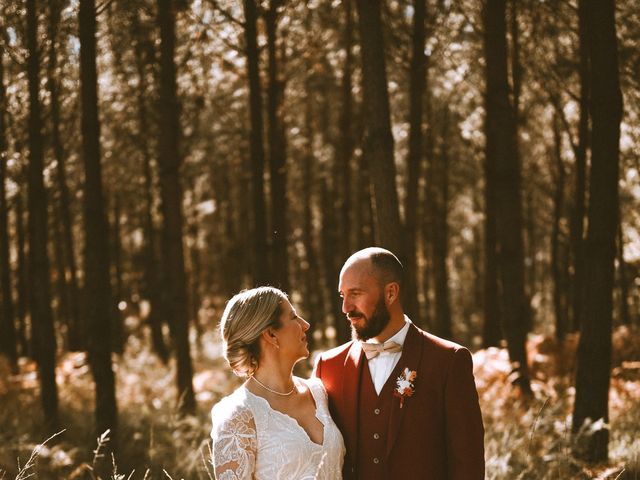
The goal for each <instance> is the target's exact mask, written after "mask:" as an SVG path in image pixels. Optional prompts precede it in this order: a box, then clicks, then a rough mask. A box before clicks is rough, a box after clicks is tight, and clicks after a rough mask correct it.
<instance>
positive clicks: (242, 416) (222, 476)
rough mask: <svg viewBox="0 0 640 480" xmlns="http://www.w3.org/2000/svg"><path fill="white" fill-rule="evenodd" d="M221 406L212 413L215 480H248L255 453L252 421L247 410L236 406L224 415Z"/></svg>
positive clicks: (254, 426)
mask: <svg viewBox="0 0 640 480" xmlns="http://www.w3.org/2000/svg"><path fill="white" fill-rule="evenodd" d="M223 403H224V402H222V403H221V404H219V405H216V407H215V408H214V409H213V411H212V412H211V415H212V419H213V429H212V431H211V437H212V439H213V468H214V472H215V476H216V478H217V479H218V480H251V479H252V478H253V473H254V470H255V463H256V451H257V438H256V423H255V420H254V418H253V415H252V414H251V411H250V410H249V409H248V408H247V407H244V406H235V408H232V411H226V412H225V411H224V410H228V409H227V408H225V406H226V405H224V404H223Z"/></svg>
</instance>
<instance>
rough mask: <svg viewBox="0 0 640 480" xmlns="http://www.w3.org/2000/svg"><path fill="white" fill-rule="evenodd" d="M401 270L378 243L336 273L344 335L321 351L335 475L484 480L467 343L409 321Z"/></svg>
mask: <svg viewBox="0 0 640 480" xmlns="http://www.w3.org/2000/svg"><path fill="white" fill-rule="evenodd" d="M402 276H403V268H402V264H401V263H400V261H399V260H398V259H397V258H396V256H395V255H394V254H393V253H391V252H389V251H388V250H384V249H382V248H366V249H364V250H360V251H359V252H356V253H354V254H353V255H352V256H351V257H349V259H348V260H347V261H346V263H345V264H344V266H343V267H342V271H341V272H340V284H339V291H340V296H341V297H342V311H343V312H344V313H345V314H346V315H347V318H348V320H349V321H350V323H351V329H352V334H353V338H354V339H353V341H351V342H348V343H346V344H344V345H342V346H340V347H337V348H334V349H332V350H329V351H328V352H325V353H324V354H322V355H321V357H320V359H319V360H318V363H317V364H316V369H315V374H316V376H317V377H319V378H320V379H321V380H322V382H323V384H324V386H325V388H326V390H327V393H328V395H329V406H330V409H331V414H332V416H333V419H334V420H335V422H336V424H337V425H338V427H339V428H340V430H341V432H342V434H343V436H344V440H345V444H346V447H347V455H346V457H345V462H344V478H345V479H348V480H352V479H353V480H355V479H362V480H365V479H366V480H375V479H391V478H402V479H427V478H428V479H434V480H453V479H455V480H475V479H483V478H484V446H483V436H484V429H483V426H482V416H481V414H480V407H479V404H478V394H477V392H476V388H475V383H474V380H473V372H472V360H471V355H470V354H469V351H468V350H467V349H465V348H464V347H461V346H460V345H457V344H455V343H452V342H449V341H446V340H443V339H441V338H438V337H435V336H433V335H431V334H429V333H427V332H425V331H423V330H420V329H419V328H417V327H416V326H415V325H414V324H413V323H412V322H411V321H410V320H409V318H408V317H407V316H406V315H405V314H404V311H403V309H402V302H401V293H402Z"/></svg>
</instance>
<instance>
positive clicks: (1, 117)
mask: <svg viewBox="0 0 640 480" xmlns="http://www.w3.org/2000/svg"><path fill="white" fill-rule="evenodd" d="M0 35H2V37H3V38H4V37H5V32H4V26H2V30H0ZM3 62H4V42H0V283H2V289H1V291H0V295H1V299H2V319H1V320H0V332H2V335H0V352H2V353H4V354H6V355H7V357H8V359H9V362H10V363H11V365H12V366H13V367H14V368H15V367H17V362H18V350H17V348H16V347H17V345H16V323H15V315H14V309H13V294H12V287H11V277H12V275H11V263H10V252H9V250H10V248H9V247H10V246H9V218H8V217H9V215H8V214H9V206H8V202H7V189H6V181H7V159H8V155H7V124H6V121H5V118H6V117H5V113H6V111H7V96H6V89H5V86H4V63H3Z"/></svg>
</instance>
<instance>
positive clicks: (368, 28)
mask: <svg viewBox="0 0 640 480" xmlns="http://www.w3.org/2000/svg"><path fill="white" fill-rule="evenodd" d="M357 6H358V17H359V22H358V25H359V31H360V42H361V51H362V90H363V98H364V104H365V138H364V146H363V152H364V155H365V156H366V158H367V162H368V164H369V166H370V173H371V185H372V187H373V197H372V204H373V206H374V207H373V208H374V212H375V222H374V224H375V231H376V237H375V238H376V241H377V242H376V243H377V244H378V245H380V246H381V247H384V248H387V249H389V250H391V251H392V252H393V253H395V254H396V255H397V256H398V258H399V259H400V261H401V262H403V264H404V263H406V262H407V256H406V255H405V247H404V241H403V238H402V236H403V232H404V229H403V228H402V225H401V223H400V212H399V204H398V192H397V190H396V183H395V182H396V168H395V163H394V157H393V155H394V153H393V135H392V133H391V116H390V111H389V92H388V89H387V72H386V66H385V57H384V41H383V34H382V19H381V12H380V0H358V1H357Z"/></svg>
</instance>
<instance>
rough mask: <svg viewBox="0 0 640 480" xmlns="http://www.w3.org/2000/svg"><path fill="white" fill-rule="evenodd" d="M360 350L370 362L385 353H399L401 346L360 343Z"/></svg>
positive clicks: (389, 343)
mask: <svg viewBox="0 0 640 480" xmlns="http://www.w3.org/2000/svg"><path fill="white" fill-rule="evenodd" d="M362 349H363V350H364V354H365V355H366V356H367V360H371V359H372V358H375V357H377V356H378V355H379V354H381V353H382V352H387V353H397V352H401V351H402V345H399V344H397V343H396V342H385V343H366V342H362Z"/></svg>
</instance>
